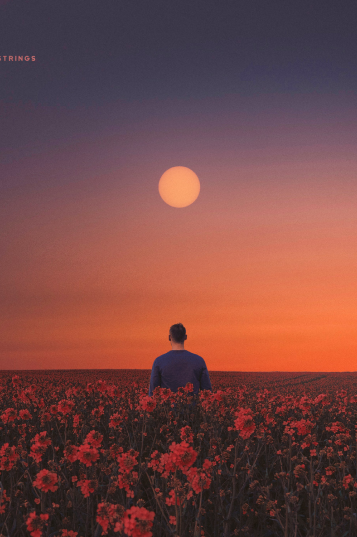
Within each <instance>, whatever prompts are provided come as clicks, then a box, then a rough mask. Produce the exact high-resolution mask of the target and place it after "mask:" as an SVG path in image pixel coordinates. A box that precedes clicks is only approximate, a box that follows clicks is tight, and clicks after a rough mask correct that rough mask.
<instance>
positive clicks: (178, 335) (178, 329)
mask: <svg viewBox="0 0 357 537" xmlns="http://www.w3.org/2000/svg"><path fill="white" fill-rule="evenodd" d="M170 334H171V337H172V339H174V340H175V341H176V343H183V342H184V341H185V339H186V337H185V336H186V328H185V327H184V325H183V324H182V323H177V324H173V325H172V326H170Z"/></svg>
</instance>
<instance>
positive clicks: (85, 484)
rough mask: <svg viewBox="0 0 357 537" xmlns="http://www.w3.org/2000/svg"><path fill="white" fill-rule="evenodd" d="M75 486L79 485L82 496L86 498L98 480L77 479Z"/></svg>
mask: <svg viewBox="0 0 357 537" xmlns="http://www.w3.org/2000/svg"><path fill="white" fill-rule="evenodd" d="M77 487H80V488H81V492H82V494H83V495H84V497H85V498H88V497H89V495H90V494H93V492H94V491H95V490H96V489H97V487H98V481H97V480H96V479H82V480H81V481H78V483H77Z"/></svg>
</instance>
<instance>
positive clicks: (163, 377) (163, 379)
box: [149, 349, 212, 395]
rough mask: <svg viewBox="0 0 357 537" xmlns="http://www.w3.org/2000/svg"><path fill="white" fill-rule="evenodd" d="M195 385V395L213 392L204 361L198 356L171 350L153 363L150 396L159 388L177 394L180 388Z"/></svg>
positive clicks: (184, 351)
mask: <svg viewBox="0 0 357 537" xmlns="http://www.w3.org/2000/svg"><path fill="white" fill-rule="evenodd" d="M188 382H191V383H192V384H193V391H194V393H196V394H197V393H198V392H199V390H200V389H201V390H211V391H212V386H211V381H210V378H209V374H208V371H207V367H206V363H205V361H204V359H203V358H202V357H201V356H199V355H198V354H193V353H192V352H189V351H186V350H185V349H183V350H171V351H169V352H166V353H165V354H162V355H161V356H158V357H157V358H156V360H155V361H154V363H153V366H152V371H151V379H150V389H149V395H152V394H153V390H154V389H155V388H156V387H157V386H161V388H169V389H170V390H171V391H173V392H177V390H178V388H180V387H184V386H186V384H187V383H188Z"/></svg>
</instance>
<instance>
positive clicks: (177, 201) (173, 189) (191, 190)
mask: <svg viewBox="0 0 357 537" xmlns="http://www.w3.org/2000/svg"><path fill="white" fill-rule="evenodd" d="M159 193H160V196H161V197H162V199H163V200H164V202H165V203H167V204H168V205H171V207H187V206H188V205H191V203H193V202H194V201H195V200H196V199H197V198H198V194H199V193H200V181H199V179H198V177H197V175H196V174H195V172H193V171H192V170H190V168H185V166H174V167H173V168H169V169H168V170H166V172H165V173H164V174H163V175H162V176H161V178H160V181H159Z"/></svg>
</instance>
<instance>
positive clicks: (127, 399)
mask: <svg viewBox="0 0 357 537" xmlns="http://www.w3.org/2000/svg"><path fill="white" fill-rule="evenodd" d="M210 376H211V381H212V386H213V390H214V391H213V394H212V393H211V392H201V393H200V395H199V396H193V394H192V391H191V388H192V385H187V386H186V387H185V388H182V389H180V390H179V393H177V394H173V393H172V392H170V391H169V390H165V389H161V388H157V389H156V390H155V392H154V396H153V397H152V398H151V397H148V386H149V379H150V371H145V370H73V371H69V370H64V371H53V370H47V371H2V372H1V373H0V396H1V403H0V534H1V536H4V537H20V536H24V537H25V536H26V537H28V536H30V535H31V536H32V537H45V536H46V537H50V536H51V537H53V536H59V537H62V536H63V537H66V536H68V537H89V536H90V537H99V536H101V535H103V536H104V535H108V536H118V537H127V536H129V537H131V536H132V537H151V536H153V537H189V536H192V537H201V536H205V537H228V536H229V537H230V536H235V535H245V536H249V537H250V536H253V537H273V536H274V537H275V536H276V537H325V536H331V537H347V536H351V537H353V536H357V500H356V497H357V459H356V446H357V445H356V431H357V419H356V418H357V373H228V372H211V373H210ZM1 536H0V537H1Z"/></svg>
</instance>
